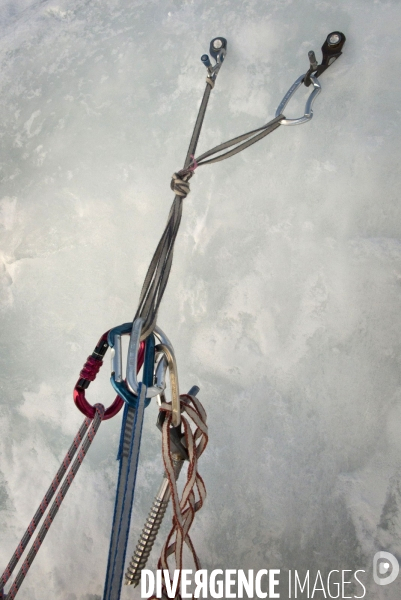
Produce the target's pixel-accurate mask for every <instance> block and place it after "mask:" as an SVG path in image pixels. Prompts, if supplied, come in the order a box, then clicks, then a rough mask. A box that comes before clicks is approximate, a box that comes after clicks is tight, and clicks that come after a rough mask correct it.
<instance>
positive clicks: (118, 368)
mask: <svg viewBox="0 0 401 600" xmlns="http://www.w3.org/2000/svg"><path fill="white" fill-rule="evenodd" d="M114 339H115V342H114V346H113V348H111V373H112V374H113V373H114V379H115V380H116V381H118V382H121V381H122V380H123V377H122V372H123V364H122V358H121V335H116V336H115V338H114Z"/></svg>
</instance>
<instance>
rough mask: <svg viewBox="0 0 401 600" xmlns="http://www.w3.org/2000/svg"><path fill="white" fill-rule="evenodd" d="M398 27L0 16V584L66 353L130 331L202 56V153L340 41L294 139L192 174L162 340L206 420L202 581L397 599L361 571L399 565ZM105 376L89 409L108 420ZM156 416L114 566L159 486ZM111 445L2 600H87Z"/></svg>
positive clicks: (191, 113)
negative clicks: (241, 574)
mask: <svg viewBox="0 0 401 600" xmlns="http://www.w3.org/2000/svg"><path fill="white" fill-rule="evenodd" d="M400 22H401V5H400V3H399V2H397V0H392V1H387V2H384V1H383V2H382V1H378V0H375V1H373V0H368V1H366V0H353V1H352V2H348V3H347V2H343V1H341V0H333V1H331V2H325V1H319V0H309V1H308V0H302V1H297V2H295V1H294V2H292V1H291V0H287V1H285V0H271V1H266V0H241V1H238V0H236V1H235V2H234V1H233V2H225V1H222V0H213V1H212V0H203V1H202V0H201V1H197V2H194V1H192V2H191V1H183V0H174V1H173V0H170V1H163V0H154V1H149V0H147V1H142V0H97V1H91V2H89V1H86V0H69V1H67V0H65V1H61V2H51V1H43V0H42V1H39V0H36V1H34V0H13V1H12V2H11V1H5V0H1V2H0V37H1V41H0V57H1V69H0V81H1V103H0V143H1V155H0V162H1V192H0V198H1V199H0V224H1V236H2V243H1V267H0V269H1V271H0V273H1V283H2V285H1V319H2V324H1V344H2V348H1V361H2V369H1V390H2V393H1V400H0V402H1V405H0V428H1V438H0V449H1V463H0V509H1V543H0V570H2V569H3V568H4V567H5V565H6V564H7V562H8V560H9V558H10V556H11V553H12V552H13V550H14V549H15V546H16V544H17V542H18V541H19V539H20V536H21V535H22V533H23V531H25V528H26V527H27V525H28V522H29V521H30V519H31V517H32V515H33V512H34V510H35V509H36V506H37V504H38V503H39V501H40V500H41V498H42V496H43V494H44V492H45V490H46V489H47V487H48V485H49V483H50V481H51V479H52V477H53V475H54V473H55V472H56V469H57V467H58V464H59V461H60V460H61V458H62V457H63V455H64V453H65V451H66V449H67V448H68V447H69V445H70V443H71V439H72V437H73V435H74V434H75V432H76V430H77V429H78V426H79V425H80V423H81V422H82V416H81V415H80V414H79V413H78V412H77V410H76V409H75V407H74V405H73V403H72V388H73V386H74V384H75V381H76V379H77V377H78V374H79V371H80V369H81V368H82V364H83V362H84V360H85V358H86V357H87V356H88V354H89V353H90V352H91V351H92V349H93V347H94V345H95V342H96V341H97V339H98V337H99V335H100V334H101V333H102V332H103V331H105V330H107V329H109V328H110V327H112V326H113V325H117V324H119V323H123V322H126V321H129V320H131V319H132V316H133V314H134V312H135V309H136V304H137V301H138V296H139V291H140V287H141V284H142V281H143V277H144V274H145V272H146V268H147V266H148V263H149V261H150V258H151V256H152V253H153V251H154V249H155V246H156V243H157V241H158V239H159V236H160V234H161V232H162V229H163V226H164V223H165V220H166V218H167V214H168V210H169V206H170V203H171V201H172V193H171V191H170V190H169V183H170V176H171V174H172V173H173V171H175V170H177V169H179V168H181V166H182V163H183V160H184V157H185V153H186V150H187V146H188V142H189V137H190V134H191V131H192V126H193V123H194V120H195V117H196V112H197V107H198V105H199V102H200V99H201V95H202V93H203V89H204V80H205V70H204V67H203V66H202V64H201V62H200V60H199V57H200V55H201V54H203V53H204V52H205V51H208V47H209V41H210V39H211V38H212V37H215V36H216V35H224V36H226V37H227V38H228V41H229V49H228V55H227V59H226V62H225V64H224V67H223V69H222V71H221V73H220V75H219V78H218V83H217V85H216V88H215V90H214V91H213V94H212V98H211V101H210V105H209V109H208V112H207V116H206V120H205V125H204V129H203V133H202V137H201V140H200V144H199V147H198V150H199V152H201V151H205V150H206V149H208V148H210V147H211V146H213V145H215V144H217V143H219V142H221V141H224V140H226V139H228V138H229V137H232V136H234V135H238V134H240V133H242V132H244V131H247V130H249V129H252V128H255V127H257V126H259V125H261V124H263V123H265V122H266V121H267V120H269V119H270V118H272V117H273V116H274V112H275V109H276V107H277V105H278V103H279V102H280V100H281V98H282V96H283V94H284V93H285V91H286V90H287V89H288V88H289V86H290V85H291V84H292V82H293V81H294V80H295V79H296V78H297V77H298V76H299V75H300V74H301V73H303V72H305V70H306V68H307V64H308V60H307V51H308V50H310V49H311V48H313V49H315V51H316V53H317V56H318V57H320V46H321V45H322V43H323V41H324V39H325V37H326V35H327V33H328V32H329V31H332V30H335V29H339V30H341V31H344V33H345V34H346V36H347V42H346V46H345V49H344V50H345V52H344V54H343V56H342V57H341V59H340V60H339V61H337V63H336V64H335V65H334V66H333V67H332V68H331V69H329V71H328V72H326V73H325V74H324V75H323V76H322V78H321V82H322V87H323V91H322V93H321V95H320V96H319V98H318V100H317V101H316V104H315V116H314V118H313V120H312V121H311V122H310V123H309V124H307V125H304V126H302V127H293V128H289V127H287V128H286V127H281V128H280V129H279V130H278V131H276V132H274V133H273V134H272V135H271V136H270V137H268V138H266V139H265V140H264V141H263V142H260V143H259V144H257V145H255V146H253V147H252V148H251V149H248V150H247V151H246V152H244V153H242V154H240V155H239V156H237V157H235V158H232V159H230V160H229V161H227V162H223V163H220V164H216V165H212V166H208V167H203V168H202V169H200V170H199V171H197V173H196V175H195V177H194V178H193V179H192V181H191V186H192V191H191V194H190V195H189V196H188V198H187V199H186V200H185V207H184V216H183V221H182V225H181V229H180V233H179V236H178V240H177V244H176V251H175V259H174V264H173V270H172V274H171V278H170V282H169V286H168V288H167V291H166V294H165V297H164V301H163V304H162V308H161V311H160V315H159V325H160V326H161V327H162V328H163V329H164V330H165V331H166V333H167V334H168V336H169V337H170V338H171V340H172V342H173V344H174V346H175V349H176V354H177V358H178V365H179V376H180V382H181V388H182V389H183V390H186V389H188V388H189V387H190V386H191V385H193V384H198V385H199V386H200V388H201V394H200V398H201V399H202V401H203V402H204V404H205V407H206V408H207V411H208V416H209V425H210V445H209V447H208V449H207V451H206V453H205V455H204V458H202V461H201V465H200V466H201V472H202V474H203V476H204V478H205V481H206V484H207V488H208V500H207V503H206V506H205V508H204V509H203V510H202V511H201V513H200V514H199V517H198V518H197V521H196V524H195V526H194V534H193V538H194V541H195V545H196V547H197V549H198V552H199V555H200V557H201V559H202V563H203V566H204V567H206V568H209V569H211V568H234V569H235V568H242V569H249V568H253V569H255V570H258V569H262V568H281V569H282V570H283V571H285V570H286V569H290V568H291V569H295V568H297V569H310V570H311V571H313V572H315V571H316V570H317V569H320V570H321V571H322V572H327V571H328V570H330V569H352V570H354V569H357V568H360V569H366V570H367V574H366V576H365V578H364V581H365V584H366V585H367V587H368V597H369V598H375V599H376V598H378V599H379V598H380V599H381V598H385V599H388V600H395V599H398V598H399V597H400V591H401V585H400V581H401V578H399V580H398V582H395V583H393V584H392V585H390V586H386V587H384V586H383V587H379V586H377V585H375V584H373V580H372V577H371V570H372V569H371V564H372V557H373V555H374V553H375V552H376V551H377V550H380V549H385V550H388V551H390V552H392V553H394V554H395V555H396V556H398V558H401V514H400V510H401V436H400V427H401V404H400V390H401V388H400V342H401V327H400V325H401V321H400V309H401V296H400V292H401V241H400V222H401V221H400V217H401V215H400V204H399V192H398V189H399V180H400V167H399V138H400V124H399V115H400V109H399V102H400V95H401V94H400V91H401V90H400V84H399V76H398V74H397V73H399V63H400V59H401V52H400V43H399V23H400ZM305 98H306V92H305V90H304V91H303V92H301V93H300V96H299V97H298V99H296V100H294V102H293V104H292V105H291V106H289V107H288V110H287V111H286V115H287V116H298V113H300V112H301V111H302V108H303V102H304V100H305ZM103 371H104V372H103V373H101V375H100V376H99V378H98V380H97V381H96V382H95V384H92V386H91V388H90V390H89V392H88V397H89V399H90V400H91V401H92V402H94V401H101V402H103V403H105V404H106V405H107V404H109V403H110V400H111V399H112V398H113V397H114V396H113V392H112V390H111V388H110V386H109V383H108V377H109V369H108V360H106V366H105V367H104V369H103ZM155 418H156V409H155V406H151V407H150V408H149V409H148V411H147V415H146V423H145V430H144V436H143V438H144V441H143V448H142V454H141V463H140V469H139V477H138V487H137V492H136V503H135V509H134V515H133V525H132V538H131V542H130V549H129V550H130V551H131V550H132V547H133V545H134V542H135V538H136V537H137V535H138V533H139V532H140V529H141V527H142V524H143V521H144V518H145V516H146V514H147V512H148V510H149V508H150V503H151V501H152V498H153V495H154V493H155V492H156V490H157V487H158V485H159V481H160V476H161V472H162V467H161V458H160V436H159V432H158V431H157V430H156V428H155V426H154V421H155ZM119 427H120V417H118V418H115V419H114V420H112V421H108V422H106V423H105V424H103V426H102V427H101V428H100V431H99V434H98V437H97V439H96V442H95V443H94V445H93V447H92V449H91V450H90V452H89V455H88V457H87V459H86V460H85V463H84V465H83V467H82V469H81V471H80V473H79V476H77V478H76V480H75V482H74V484H73V486H72V488H71V490H70V492H69V494H68V497H67V499H66V501H65V503H64V505H63V507H62V510H61V511H60V513H59V514H58V516H57V519H56V522H55V524H54V527H53V528H52V530H51V531H50V533H49V534H48V536H47V538H46V541H45V543H44V544H43V547H42V549H41V551H40V553H39V556H38V557H37V559H36V560H35V563H34V565H33V566H32V568H31V571H30V572H29V575H28V577H27V579H26V581H25V583H24V584H23V587H22V588H21V591H20V592H19V596H18V597H19V598H20V599H21V600H27V599H29V600H55V599H56V600H99V599H100V597H101V594H102V588H103V582H104V573H105V566H106V558H107V545H108V537H109V533H110V524H111V517H112V509H113V496H114V488H115V482H116V475H117V463H116V461H115V455H116V447H117V441H118V435H119ZM166 530H167V522H166V523H165V526H164V530H163V531H164V534H165V532H166ZM160 544H161V539H160V540H159V542H158V544H157V548H156V549H155V551H154V553H153V554H152V561H151V563H150V566H153V567H154V566H155V564H156V560H157V551H158V550H160ZM189 566H191V565H189ZM356 593H357V594H360V588H359V589H358V590H356ZM319 594H320V595H319ZM139 597H140V592H139V589H137V590H135V591H134V590H133V589H132V588H125V589H124V590H123V594H122V598H123V599H124V600H126V599H129V598H133V599H137V598H139ZM320 597H323V594H322V593H321V592H320V593H317V594H316V595H315V598H320Z"/></svg>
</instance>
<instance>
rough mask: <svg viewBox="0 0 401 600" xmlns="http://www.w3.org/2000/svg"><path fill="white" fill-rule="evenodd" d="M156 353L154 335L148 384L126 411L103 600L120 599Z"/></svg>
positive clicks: (147, 368) (149, 346)
mask: <svg viewBox="0 0 401 600" xmlns="http://www.w3.org/2000/svg"><path fill="white" fill-rule="evenodd" d="M154 353H155V340H154V337H153V335H150V336H149V337H148V339H147V340H146V349H145V362H144V367H143V381H144V383H140V384H139V389H138V404H137V406H136V408H135V407H133V406H131V405H128V404H126V406H125V409H124V416H123V422H122V426H121V438H120V446H119V450H118V456H117V459H118V460H119V461H120V468H119V473H118V483H117V493H116V500H115V505H114V516H113V526H112V530H111V539H110V547H109V557H108V561H107V571H106V581H105V586H104V592H103V600H119V599H120V594H121V586H122V581H123V576H124V563H125V555H126V551H127V543H128V534H129V528H130V522H131V513H132V504H133V501H134V491H135V480H136V473H137V469H138V459H139V450H140V445H141V436H142V425H143V417H144V412H145V407H146V406H147V404H148V401H147V400H146V390H147V386H149V385H152V383H153V366H154Z"/></svg>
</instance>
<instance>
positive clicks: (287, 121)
mask: <svg viewBox="0 0 401 600" xmlns="http://www.w3.org/2000/svg"><path fill="white" fill-rule="evenodd" d="M304 79H305V75H301V76H300V77H298V79H297V80H296V81H295V82H294V83H293V84H292V86H291V87H290V89H289V90H288V92H287V93H286V95H285V96H284V98H283V99H282V101H281V102H280V104H279V106H278V108H277V110H276V117H279V116H280V115H281V114H283V110H284V109H285V107H286V106H287V104H288V102H289V101H290V100H291V98H292V96H293V95H294V94H295V92H296V91H297V89H298V88H299V87H300V86H301V85H302V83H303V81H304ZM310 79H311V81H312V83H313V90H312V92H311V94H310V96H309V98H308V100H307V101H306V104H305V114H304V116H303V117H299V118H298V119H283V120H282V121H280V125H302V123H307V122H308V121H310V120H311V118H312V117H313V110H312V104H313V103H314V101H315V99H316V97H317V96H318V95H319V94H320V91H321V89H322V88H321V86H320V83H319V81H318V79H317V77H316V76H315V75H312V74H311V75H310Z"/></svg>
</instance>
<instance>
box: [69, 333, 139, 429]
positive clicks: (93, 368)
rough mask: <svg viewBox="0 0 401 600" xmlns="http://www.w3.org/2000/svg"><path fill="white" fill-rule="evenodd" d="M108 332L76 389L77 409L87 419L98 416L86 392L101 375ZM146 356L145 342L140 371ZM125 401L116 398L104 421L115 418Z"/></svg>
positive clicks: (91, 358)
mask: <svg viewBox="0 0 401 600" xmlns="http://www.w3.org/2000/svg"><path fill="white" fill-rule="evenodd" d="M108 333H109V332H108V331H106V333H104V334H103V335H102V337H101V338H100V340H99V341H98V343H97V345H96V348H95V349H94V351H93V352H92V354H91V356H88V359H87V361H86V363H85V364H84V366H83V369H82V371H81V372H80V374H79V375H80V377H79V379H78V381H77V383H76V384H75V387H74V392H73V395H74V402H75V405H76V407H77V408H78V409H79V410H80V411H81V413H83V414H84V415H85V416H86V417H89V418H90V419H93V417H94V416H95V414H96V409H95V407H94V406H92V404H89V402H88V401H87V399H86V397H85V390H86V389H87V388H88V387H89V385H90V383H91V381H94V380H95V379H96V375H97V374H98V373H99V370H100V367H101V366H102V364H103V357H104V355H105V354H106V352H107V349H108V347H109V344H108V342H107V336H108ZM144 356H145V342H141V343H140V346H139V352H138V371H139V369H140V368H141V367H142V365H143V360H144ZM123 405H124V400H123V399H122V398H120V396H116V398H115V400H114V402H113V403H112V404H111V405H110V406H109V407H108V408H107V409H106V411H105V413H104V417H103V421H105V420H106V419H111V418H112V417H114V416H115V415H116V414H117V413H118V412H119V411H120V410H121V408H122V407H123Z"/></svg>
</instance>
